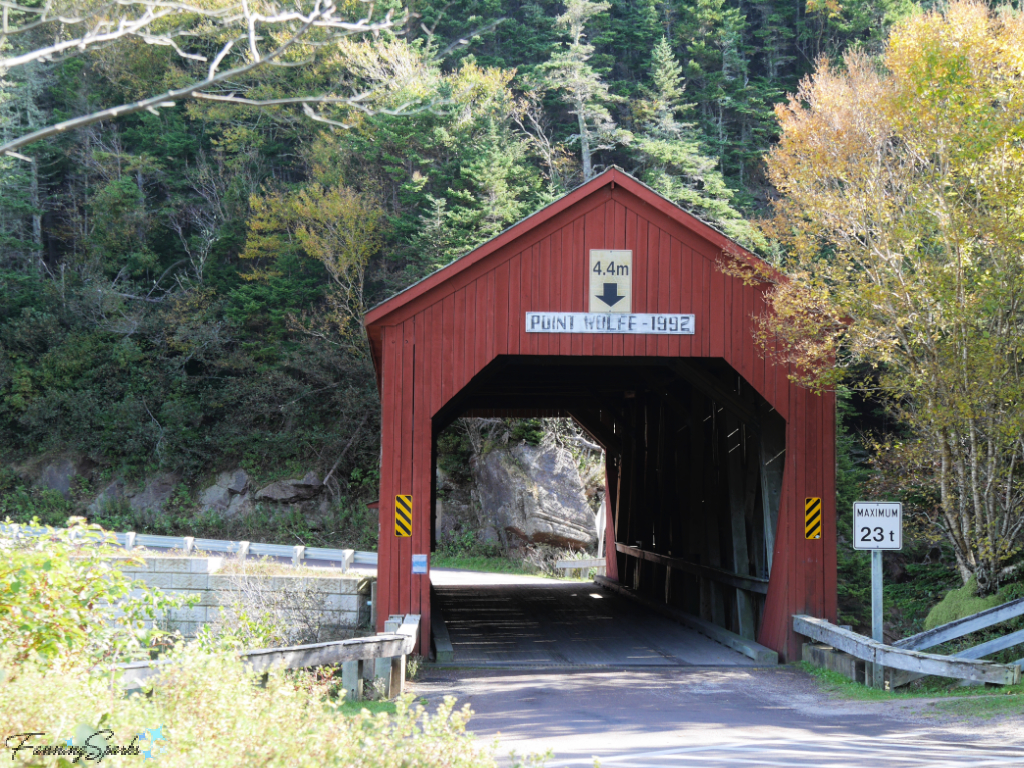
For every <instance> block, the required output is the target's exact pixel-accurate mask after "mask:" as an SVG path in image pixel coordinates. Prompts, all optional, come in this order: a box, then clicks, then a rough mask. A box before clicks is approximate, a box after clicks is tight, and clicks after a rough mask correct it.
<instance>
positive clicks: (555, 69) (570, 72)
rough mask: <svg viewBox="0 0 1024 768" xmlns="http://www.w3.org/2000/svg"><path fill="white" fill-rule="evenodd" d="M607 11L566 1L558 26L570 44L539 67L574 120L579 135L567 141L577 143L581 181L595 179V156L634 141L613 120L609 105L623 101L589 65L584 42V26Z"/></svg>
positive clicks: (587, 2)
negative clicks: (581, 168) (580, 164)
mask: <svg viewBox="0 0 1024 768" xmlns="http://www.w3.org/2000/svg"><path fill="white" fill-rule="evenodd" d="M609 8H611V5H610V4H609V3H604V2H599V3H595V2H592V1H591V0H567V2H566V4H565V13H563V14H562V15H561V16H559V17H558V25H559V26H560V27H563V28H565V29H566V30H568V32H569V40H570V42H569V43H568V45H560V46H559V47H558V48H556V49H555V51H554V53H552V54H551V58H550V60H549V61H548V62H547V63H546V64H545V65H544V66H543V67H542V71H543V72H544V74H545V78H544V84H545V86H546V87H548V88H549V89H551V90H553V91H557V92H558V93H559V94H560V96H561V98H562V101H564V102H565V103H566V104H568V105H569V112H570V113H571V114H572V115H574V116H575V117H576V122H577V131H578V132H577V133H576V134H575V135H573V136H572V137H571V139H570V140H571V141H579V143H580V155H581V159H582V162H583V180H584V181H587V180H589V179H590V178H592V177H593V176H594V154H595V153H596V152H599V151H601V150H603V149H611V148H613V147H615V146H617V145H619V144H628V143H629V142H630V141H631V140H632V138H633V137H632V134H630V133H629V132H628V131H624V130H622V129H620V128H619V127H618V125H617V124H616V123H615V121H614V120H613V119H612V116H611V113H610V112H609V111H608V105H609V104H611V103H614V102H616V101H622V99H621V97H617V96H613V95H612V94H611V93H610V92H609V91H608V85H607V83H605V82H604V80H602V79H601V76H600V75H599V74H598V73H597V72H596V71H595V70H594V68H593V67H592V66H591V65H590V59H591V57H592V56H593V55H594V46H592V45H590V44H589V43H587V42H585V38H586V32H585V29H586V25H587V22H588V21H590V19H592V18H593V17H594V16H596V15H598V14H600V13H604V12H605V11H607V10H608V9H609Z"/></svg>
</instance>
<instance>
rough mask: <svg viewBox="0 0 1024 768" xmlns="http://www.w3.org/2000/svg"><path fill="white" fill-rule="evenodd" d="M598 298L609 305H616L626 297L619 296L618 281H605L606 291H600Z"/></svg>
mask: <svg viewBox="0 0 1024 768" xmlns="http://www.w3.org/2000/svg"><path fill="white" fill-rule="evenodd" d="M597 298H599V299H600V300H601V301H603V302H604V303H605V304H607V305H608V306H609V307H614V306H615V305H616V304H618V303H619V302H620V301H622V300H623V299H624V298H626V297H625V296H619V286H618V284H617V283H605V284H604V293H599V294H598V295H597Z"/></svg>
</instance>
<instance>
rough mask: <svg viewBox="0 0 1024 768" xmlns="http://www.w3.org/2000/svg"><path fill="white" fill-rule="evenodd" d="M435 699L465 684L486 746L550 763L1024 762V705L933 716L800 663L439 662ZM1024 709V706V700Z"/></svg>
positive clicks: (421, 685) (727, 766)
mask: <svg viewBox="0 0 1024 768" xmlns="http://www.w3.org/2000/svg"><path fill="white" fill-rule="evenodd" d="M413 690H414V692H415V693H416V694H417V695H419V696H421V697H423V698H425V699H426V700H427V701H428V702H431V703H436V702H439V701H441V700H442V698H443V697H444V696H455V697H456V698H457V700H458V702H459V704H460V705H461V704H468V705H469V706H470V707H471V708H472V710H473V712H474V715H473V717H472V718H471V720H470V725H469V727H470V730H471V731H472V732H473V733H474V734H476V735H477V737H478V738H479V742H480V744H481V747H482V748H488V749H489V748H490V745H491V744H493V743H494V742H495V740H497V742H498V747H497V750H496V755H497V756H498V758H499V762H500V763H501V764H502V765H505V766H509V765H512V764H513V761H512V760H511V759H510V757H509V755H510V753H511V752H513V751H514V752H515V753H516V754H517V755H519V756H524V755H530V754H534V755H542V754H545V753H549V756H548V759H547V760H546V762H545V763H544V764H545V765H546V766H547V768H568V767H569V766H581V767H583V766H586V767H587V768H590V766H593V765H595V763H594V760H595V758H597V759H598V760H599V762H600V765H601V766H605V767H607V766H622V767H623V768H647V767H650V768H662V767H667V766H680V767H683V766H703V767H704V768H714V767H717V766H722V767H723V768H739V767H740V766H744V767H746V766H794V767H795V766H820V767H823V768H824V767H830V766H837V767H838V766H844V767H845V766H864V767H867V766H871V767H872V768H884V767H887V766H900V767H901V768H902V767H904V766H905V767H906V768H924V767H925V766H929V767H932V768H939V767H940V766H943V767H944V766H976V767H978V768H980V767H981V766H1024V716H1020V717H1010V718H1009V719H1005V718H1004V719H1003V720H1002V721H1001V722H1000V723H999V724H997V726H996V727H995V730H993V728H992V727H988V728H987V730H986V731H985V732H984V733H982V732H980V729H981V728H983V727H984V726H982V725H978V724H972V723H971V722H969V721H968V722H962V723H960V724H959V725H957V726H955V727H951V726H950V725H949V723H947V722H946V721H944V720H942V719H941V718H940V719H938V720H937V719H936V718H935V717H933V716H931V715H930V714H929V713H928V711H927V702H918V703H916V704H914V705H911V706H906V705H904V704H903V703H901V702H895V703H894V702H888V701H886V702H850V701H844V700H834V699H831V698H829V697H828V696H827V695H825V694H823V693H821V692H820V691H819V690H818V688H817V686H816V684H815V683H814V681H813V680H812V679H811V678H810V677H809V676H808V675H806V674H805V673H803V672H801V671H800V670H798V669H794V668H791V667H779V668H774V669H764V668H758V669H751V668H733V669H726V668H695V667H690V668H672V669H664V668H663V669H624V670H614V671H612V670H571V669H565V670H557V671H556V670H544V671H539V672H537V671H528V670H516V671H512V670H494V669H488V670H467V669H462V670H458V669H437V668H435V669H429V670H427V671H426V672H425V674H424V676H423V678H422V679H421V680H420V681H418V682H416V683H415V684H414V686H413ZM1022 711H1024V709H1022Z"/></svg>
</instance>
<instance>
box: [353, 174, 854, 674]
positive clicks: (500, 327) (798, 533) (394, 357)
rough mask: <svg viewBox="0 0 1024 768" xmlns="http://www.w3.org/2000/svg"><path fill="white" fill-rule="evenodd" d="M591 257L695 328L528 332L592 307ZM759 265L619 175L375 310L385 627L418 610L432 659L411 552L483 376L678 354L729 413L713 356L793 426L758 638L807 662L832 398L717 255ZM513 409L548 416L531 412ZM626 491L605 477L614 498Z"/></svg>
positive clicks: (826, 541)
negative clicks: (772, 352) (813, 514)
mask: <svg viewBox="0 0 1024 768" xmlns="http://www.w3.org/2000/svg"><path fill="white" fill-rule="evenodd" d="M594 249H609V250H630V251H632V252H633V269H634V274H633V295H632V311H633V312H636V313H680V314H682V313H686V314H693V315H695V328H696V332H695V334H694V335H691V336H669V335H647V336H645V335H626V334H601V335H597V334H562V333H560V334H548V333H528V332H526V320H525V313H526V312H586V311H587V306H586V303H587V302H586V300H587V291H588V287H589V274H588V265H589V252H590V251H591V250H594ZM756 258H757V257H756V256H754V255H753V254H751V253H750V252H749V251H747V250H745V249H743V248H742V247H741V246H740V245H739V244H737V243H736V242H734V241H732V240H730V239H729V238H727V237H726V236H725V235H723V234H722V233H720V232H718V231H717V230H715V229H713V228H712V227H710V226H708V225H707V224H705V223H704V222H702V221H700V220H699V219H697V218H695V217H693V216H691V215H690V214H688V213H686V212H685V211H683V210H682V209H680V208H679V207H677V206H676V205H674V204H673V203H671V202H670V201H668V200H667V199H665V198H663V197H662V196H660V195H659V194H658V193H656V192H655V191H654V190H652V189H650V188H649V187H647V186H645V185H644V184H642V183H640V182H639V181H637V180H636V179H634V178H632V177H631V176H629V175H628V174H626V173H624V172H623V171H621V170H619V169H616V168H613V169H609V170H607V171H605V172H604V173H602V174H600V175H599V176H597V177H595V178H594V179H592V180H591V181H589V182H587V183H586V184H584V185H582V186H581V187H579V188H577V189H576V190H574V191H572V192H570V193H568V194H567V195H565V196H564V197H562V198H560V199H559V200H557V201H555V202H554V203H552V204H550V205H548V206H547V207H545V208H543V209H542V210H540V211H538V212H537V213H535V214H533V215H532V216H530V217H528V218H527V219H525V220H523V221H522V222H520V223H518V224H516V225H515V226H513V227H511V228H510V229H508V230H506V231H505V232H503V233H502V234H500V235H498V236H497V237H495V238H494V239H492V240H490V241H489V242H487V243H485V244H483V245H481V246H480V247H478V248H477V249H475V250H474V251H472V252H470V253H468V254H467V255H465V256H463V257H462V258H460V259H458V260H457V261H455V262H453V263H452V264H450V265H448V266H446V267H444V268H443V269H441V270H438V271H437V272H435V273H433V274H432V275H430V276H429V277H427V278H425V279H424V280H422V281H420V282H419V283H416V284H415V285H413V286H411V287H410V288H408V289H406V290H405V291H403V292H401V293H399V294H397V295H396V296H394V297H392V298H390V299H388V300H387V301H385V302H383V303H382V304H380V305H378V306H377V307H375V308H374V309H372V310H371V311H370V312H368V313H367V315H366V318H365V327H366V332H367V335H368V338H369V342H370V348H371V354H372V357H373V363H374V366H375V369H376V373H377V383H378V388H379V392H380V397H381V406H382V419H381V424H382V426H381V445H382V460H381V480H380V499H381V502H380V541H379V547H378V552H379V558H378V580H379V583H378V591H377V595H378V606H377V609H378V610H377V617H378V627H377V630H378V631H381V630H382V629H383V622H384V621H385V620H386V618H387V617H388V615H390V614H398V613H403V614H404V613H418V614H421V615H422V616H423V620H422V622H421V625H420V627H421V636H420V645H419V647H420V651H419V652H420V653H424V654H426V653H427V652H428V651H429V648H430V581H429V575H420V574H414V573H413V572H412V571H413V555H414V554H426V555H428V560H429V553H430V549H431V543H432V538H433V535H432V524H433V506H434V502H435V499H434V476H435V467H436V450H435V439H436V434H437V433H438V432H439V430H440V428H442V427H443V426H444V424H446V423H448V422H449V421H450V420H451V418H452V408H453V407H454V406H455V405H456V404H457V403H458V400H459V397H460V394H461V393H464V392H466V391H468V390H469V389H471V384H472V382H473V381H474V379H475V377H477V376H478V375H479V374H481V372H483V371H484V369H485V368H487V367H488V366H490V365H491V364H492V363H493V362H494V361H496V360H498V359H500V358H505V357H510V358H515V357H519V356H528V357H530V358H534V359H536V358H538V357H550V358H556V357H564V358H573V357H576V358H578V357H594V358H605V359H607V358H610V357H619V358H644V357H648V358H660V359H675V360H679V361H680V363H681V365H682V366H689V367H690V375H691V376H695V377H696V380H695V382H694V385H695V386H697V387H698V388H701V390H702V391H703V392H704V394H705V395H708V396H709V397H711V398H712V399H713V401H715V402H722V403H723V404H724V405H729V404H730V403H729V400H730V397H731V394H730V392H729V391H728V387H725V388H723V387H722V386H721V380H720V379H717V380H711V381H709V380H708V378H707V376H706V375H705V374H703V373H702V372H701V369H700V365H699V363H700V361H715V360H718V361H724V362H725V363H727V364H728V366H729V367H730V368H731V369H732V371H734V372H735V373H736V374H738V376H739V377H741V378H742V382H744V383H745V384H743V386H746V387H747V388H748V389H750V388H752V389H753V390H754V391H756V393H757V395H758V396H759V397H760V398H761V399H762V400H763V403H765V404H767V406H768V408H769V409H770V410H772V411H774V412H777V414H778V415H779V416H781V417H782V419H784V420H785V464H784V470H783V473H782V478H781V487H780V488H779V489H778V491H777V497H778V508H777V509H778V511H777V526H776V530H775V534H774V548H773V554H772V559H771V562H772V565H771V572H770V577H769V583H768V588H767V595H766V597H765V601H764V606H763V612H762V614H761V616H760V622H759V624H760V626H759V629H758V633H757V640H758V642H760V643H761V644H763V645H766V646H768V647H770V648H773V649H774V650H776V651H778V652H779V653H780V656H781V657H782V658H783V659H797V658H799V657H800V642H801V641H800V638H799V637H798V636H797V635H795V633H794V632H793V631H792V622H791V620H790V616H791V615H792V614H797V613H800V614H808V615H812V616H819V617H822V618H826V619H829V620H832V621H834V620H835V619H836V613H837V605H836V538H835V537H836V530H835V400H834V397H833V396H832V395H831V394H829V393H826V394H823V395H817V394H814V393H812V392H810V391H808V390H807V389H804V388H802V387H800V386H798V385H796V384H794V383H793V382H792V381H791V380H790V373H791V371H790V369H789V368H788V367H787V366H784V365H780V364H778V363H777V362H775V361H773V360H772V359H771V356H768V357H767V358H765V357H764V356H762V355H761V354H760V353H759V351H758V350H757V349H756V348H755V344H754V341H753V334H752V330H753V327H752V325H753V322H754V318H755V317H757V316H758V315H760V314H761V313H762V312H763V311H764V309H765V303H764V300H763V295H764V287H763V286H751V285H745V284H744V283H743V281H741V280H739V279H737V278H734V277H731V276H728V275H726V274H725V273H723V272H722V271H721V269H720V268H719V266H718V262H719V261H720V260H728V259H747V260H750V259H756ZM702 376H703V377H704V379H703V380H702V379H701V377H702ZM716 382H717V383H716ZM737 386H739V384H737ZM715 387H718V389H719V390H721V391H720V392H718V393H717V394H715V393H714V392H713V390H714V389H715ZM709 388H710V389H709ZM733 399H734V400H736V398H733ZM538 405H542V404H539V403H538ZM732 405H734V406H735V408H732V409H731V410H732V411H733V412H734V413H735V412H736V410H737V409H738V408H741V406H742V404H741V403H739V401H738V400H736V402H734V403H732ZM504 410H505V411H506V412H508V413H510V414H511V413H519V414H521V415H527V414H528V413H544V412H545V411H544V409H543V407H540V408H539V409H538V407H537V406H529V405H527V404H526V403H523V404H522V407H519V408H512V409H504ZM562 410H565V409H564V408H563V409H562ZM468 412H469V413H472V412H473V411H472V410H469V411H468ZM559 412H561V411H559ZM586 426H587V425H585V424H584V427H585V428H586ZM590 431H591V434H594V433H595V432H600V425H599V424H594V423H591V429H590ZM618 439H619V440H623V439H625V440H627V441H629V440H632V441H634V443H635V442H636V441H638V440H641V439H642V436H641V435H637V434H632V435H631V434H630V433H629V431H628V430H627V431H625V432H622V431H620V432H619V433H618ZM634 455H636V452H635V451H634ZM616 485H617V478H615V477H611V476H609V486H611V487H610V488H609V490H611V491H613V493H614V488H615V486H616ZM397 495H412V497H413V506H414V512H413V530H412V535H411V536H410V537H399V536H396V534H395V525H394V499H395V496H397ZM612 495H613V494H612V493H610V494H609V499H610V502H609V503H610V506H611V507H612V509H611V510H610V511H611V513H612V514H610V515H609V516H608V517H609V520H608V529H607V532H606V535H607V537H608V538H607V546H606V548H605V550H606V553H607V558H608V573H609V574H610V575H614V574H617V573H618V572H619V567H618V565H619V563H621V562H623V560H622V557H623V555H622V554H621V552H619V553H617V546H616V545H617V544H618V545H620V546H619V547H618V550H622V549H623V548H624V547H623V545H628V544H629V543H630V542H616V541H615V531H616V523H617V522H618V521H617V520H616V519H615V518H616V516H617V514H618V513H620V512H621V511H622V509H621V507H620V508H618V509H616V508H615V505H614V504H612V503H611V497H612ZM807 497H820V498H821V499H822V502H823V503H822V534H821V537H820V538H818V539H814V540H808V539H805V538H804V526H803V523H804V517H803V515H804V499H805V498H807ZM627 548H628V546H627Z"/></svg>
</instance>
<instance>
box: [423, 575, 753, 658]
mask: <svg viewBox="0 0 1024 768" xmlns="http://www.w3.org/2000/svg"><path fill="white" fill-rule="evenodd" d="M434 610H435V611H439V612H440V614H441V617H442V620H443V621H444V623H445V626H446V629H447V632H448V635H449V639H450V641H451V644H452V648H453V652H454V659H453V661H454V663H455V664H457V665H459V666H486V667H520V666H526V667H529V668H531V669H535V668H539V667H563V666H567V667H577V666H587V667H685V666H752V665H754V663H755V662H753V661H752V660H751V659H749V658H747V657H746V656H744V655H742V654H741V653H738V652H737V651H734V650H732V649H730V648H727V647H725V646H724V645H720V644H718V643H716V642H715V641H713V640H709V639H708V638H706V637H704V636H703V635H701V634H699V633H697V632H695V631H694V630H692V629H688V628H686V627H684V626H682V625H680V624H677V623H676V622H674V621H672V620H671V619H668V618H665V617H663V616H660V615H658V614H656V613H654V612H652V611H650V610H648V609H646V608H644V607H643V606H641V605H639V604H638V603H635V602H634V601H632V600H629V599H628V598H625V597H621V596H619V595H616V594H614V593H613V592H610V591H607V590H603V589H601V588H600V587H598V586H596V585H594V584H591V583H587V582H568V583H566V582H555V581H550V580H542V579H538V578H535V579H534V580H533V581H532V582H531V581H529V580H527V579H521V580H518V581H517V582H514V583H508V584H500V585H498V584H486V585H444V586H436V587H435V588H434Z"/></svg>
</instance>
